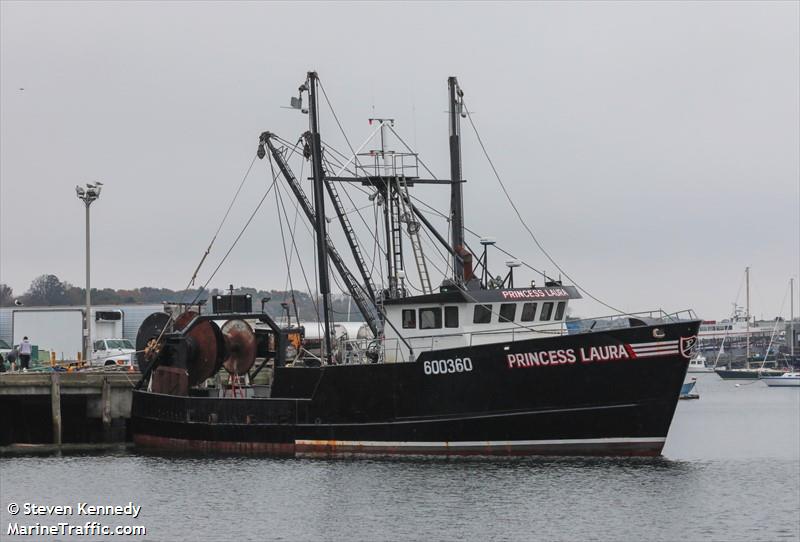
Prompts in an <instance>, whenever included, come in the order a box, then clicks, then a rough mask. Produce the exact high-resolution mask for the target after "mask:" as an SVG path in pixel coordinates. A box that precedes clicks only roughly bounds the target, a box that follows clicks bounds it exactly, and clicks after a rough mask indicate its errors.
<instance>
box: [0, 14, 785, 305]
mask: <svg viewBox="0 0 800 542" xmlns="http://www.w3.org/2000/svg"><path fill="white" fill-rule="evenodd" d="M799 5H800V4H798V2H776V3H769V2H757V3H747V2H733V3H725V2H704V3H699V2H695V3H679V2H666V3H657V2H640V3H636V2H622V3H600V2H591V3H588V2H587V3H580V2H570V3H566V2H565V3H507V4H502V3H478V2H463V3H423V2H415V3H407V4H406V3H396V4H388V3H383V2H382V3H375V4H370V3H361V2H359V3H333V2H324V3H292V4H283V3H256V2H249V3H224V4H223V3H219V4H217V3H213V2H202V3H200V2H198V3H193V2H176V3H167V2H163V3H154V2H153V3H150V2H122V3H112V2H88V3H70V2H63V1H60V2H56V3H47V2H24V3H22V2H21V3H16V2H2V11H1V12H0V21H1V22H0V24H1V25H2V26H1V30H2V33H1V35H0V40H1V41H0V46H1V47H2V50H1V51H0V62H2V70H1V72H0V91H1V93H2V94H1V96H0V107H1V108H2V109H1V110H0V115H1V116H0V138H1V139H0V143H1V145H0V282H4V283H8V284H9V285H11V286H12V287H13V288H14V291H15V292H16V293H17V294H21V293H23V292H24V291H25V290H26V289H27V288H28V286H29V284H30V281H31V280H32V279H33V278H34V277H36V276H38V275H41V274H44V273H53V274H56V275H58V276H59V277H60V278H61V279H62V280H67V281H69V282H72V283H74V284H78V285H82V284H83V283H84V213H83V207H82V203H81V202H79V201H78V200H77V199H76V197H75V191H74V186H75V185H76V184H79V183H85V182H87V181H89V182H91V181H102V182H104V183H105V184H106V186H105V189H104V191H103V194H102V196H101V198H100V200H99V201H98V202H96V203H95V204H94V205H93V206H92V234H93V239H92V256H93V258H92V261H93V267H92V277H93V280H92V285H93V286H95V287H112V288H134V287H140V286H163V287H170V288H175V289H177V288H182V287H183V286H184V285H185V284H186V282H187V280H188V278H189V277H190V276H191V274H192V271H193V270H194V268H195V266H196V265H197V263H198V261H199V259H200V257H201V255H202V253H203V251H204V250H205V248H206V246H207V245H208V242H209V240H210V238H211V236H212V235H213V233H214V231H215V229H216V226H217V224H218V223H219V220H220V219H221V217H222V215H223V213H224V210H225V207H226V205H227V203H228V202H229V201H230V198H231V197H232V195H233V193H234V191H235V189H236V187H237V186H238V184H239V182H240V180H241V179H242V176H243V174H244V172H245V170H246V169H247V166H248V165H249V164H250V161H251V160H252V157H253V154H254V152H255V150H256V145H257V142H258V135H259V134H260V133H261V132H262V131H264V130H270V131H273V132H277V133H278V134H280V135H282V136H283V137H285V138H286V139H289V140H295V139H296V138H297V137H298V135H299V134H300V133H302V132H303V131H304V130H306V129H307V117H305V116H303V115H301V114H299V113H298V112H296V111H291V110H288V109H281V107H280V106H282V105H286V104H287V102H288V98H289V96H291V95H295V94H296V92H297V87H298V85H299V84H300V83H301V82H302V81H303V79H304V78H305V72H306V71H307V70H309V69H315V70H317V71H318V72H319V74H320V78H321V80H322V82H323V84H324V86H325V89H326V91H327V93H328V96H329V97H330V99H331V101H332V104H333V107H334V109H335V111H336V114H337V115H338V117H339V119H340V120H341V121H342V123H343V124H344V126H345V129H346V130H347V132H348V136H349V138H350V140H351V141H352V142H353V143H354V144H360V143H361V142H362V141H363V140H364V139H365V138H366V137H367V136H368V135H369V133H370V130H371V127H370V126H369V125H368V123H367V119H368V118H369V117H370V116H385V117H394V118H396V119H397V124H396V129H397V130H398V132H399V133H400V134H401V135H403V136H404V138H405V139H406V140H407V141H408V142H409V143H410V144H413V145H415V147H416V148H417V150H418V151H419V152H420V154H421V156H422V158H423V160H425V161H426V163H427V164H428V165H430V166H431V168H432V169H433V171H434V173H435V174H436V175H438V176H441V177H447V176H448V175H449V165H448V164H449V162H448V156H447V152H448V150H447V149H448V147H447V135H448V133H447V116H446V114H445V110H446V107H447V102H446V100H447V96H446V91H447V86H446V80H447V76H449V75H457V76H458V78H459V81H460V83H461V86H462V88H463V89H464V91H465V93H466V96H465V99H466V101H467V105H468V107H469V108H470V110H471V111H473V112H474V116H473V118H474V121H475V122H476V123H477V125H478V129H479V131H480V134H481V136H482V138H483V140H484V142H485V143H486V145H487V148H488V150H489V153H490V155H491V157H492V159H493V161H494V163H495V165H496V166H497V168H498V170H499V172H500V175H501V176H502V178H503V180H504V182H505V183H506V185H507V187H508V188H509V191H510V193H511V195H512V197H513V198H514V199H515V201H516V203H517V205H518V207H519V208H520V211H521V212H522V213H523V215H524V217H525V219H526V222H527V223H528V225H529V226H530V227H531V229H532V230H533V231H534V232H535V233H536V234H537V236H539V239H540V240H541V242H542V243H543V244H544V246H545V248H546V249H547V250H549V251H550V253H551V254H552V256H553V257H554V258H555V259H556V261H558V262H559V264H560V265H561V266H562V267H563V268H564V269H565V270H566V271H567V272H568V273H569V274H570V276H571V277H572V278H573V279H575V280H576V281H577V282H578V283H580V284H581V285H582V286H583V287H584V288H586V289H587V290H588V291H590V292H591V293H593V294H594V295H596V296H597V297H599V298H601V299H603V300H605V301H607V302H609V303H610V304H612V305H614V306H617V307H620V308H623V309H625V310H629V311H633V310H644V309H651V308H658V307H663V308H664V309H668V310H677V309H682V308H687V307H693V308H695V309H696V310H697V312H698V313H699V314H700V315H701V316H703V317H705V318H717V319H719V318H722V317H724V316H726V315H727V314H728V313H729V312H730V310H731V303H732V302H733V301H734V299H735V298H736V295H737V291H739V288H740V285H741V283H742V276H743V272H744V268H745V266H748V265H749V266H752V286H753V287H752V307H753V313H754V314H755V315H756V316H758V317H761V316H764V317H772V316H775V315H776V314H778V312H779V309H780V306H781V303H782V302H784V310H783V313H784V314H785V315H788V312H789V308H788V307H789V302H788V299H786V291H787V284H788V280H789V278H790V277H791V276H794V277H795V278H796V277H797V275H798V267H799V266H800V218H799V216H800V29H799V28H798V27H799V25H800V23H799V22H798V21H800V10H799V8H798V6H799ZM22 89H24V90H22ZM322 131H323V137H324V138H326V139H328V140H330V141H331V143H332V144H334V145H339V148H341V149H344V145H343V144H342V139H341V137H340V136H339V135H338V134H337V132H338V129H337V128H336V125H335V123H334V122H333V119H332V117H331V115H330V112H329V110H328V109H327V106H325V107H324V108H323V111H322ZM463 132H464V146H463V148H464V177H465V178H466V179H467V184H466V186H465V190H466V193H465V198H464V200H465V210H466V224H467V226H468V227H469V228H471V229H473V230H475V231H477V232H479V233H480V234H483V235H492V236H495V237H496V238H497V239H498V240H499V242H500V243H501V244H502V245H503V247H504V248H506V249H507V250H509V251H511V252H513V253H515V254H516V255H518V256H520V257H521V258H523V259H524V260H525V261H527V262H529V263H530V264H531V265H533V266H534V267H536V268H538V269H544V270H546V271H547V272H548V273H550V274H551V275H556V274H557V273H558V271H557V270H556V269H554V267H553V265H552V264H550V263H549V262H547V261H546V259H545V258H544V256H543V255H542V254H541V253H540V252H539V251H538V249H537V248H536V247H535V246H534V244H533V242H532V240H531V239H530V237H529V236H528V234H527V233H526V232H525V231H524V230H523V228H522V227H521V225H520V224H519V222H518V221H517V220H516V218H515V217H514V216H513V213H512V212H511V209H510V207H509V205H508V203H507V202H506V200H505V199H504V196H503V195H502V193H501V191H500V190H499V187H498V184H497V181H496V180H495V179H494V177H493V176H492V173H491V170H490V168H489V167H488V165H487V162H486V160H485V159H484V158H483V156H482V154H481V151H480V147H479V146H478V145H477V143H476V140H475V137H474V134H473V133H472V131H471V128H470V127H469V125H468V124H466V121H465V124H464V127H463ZM293 167H296V168H298V169H299V168H300V164H299V162H296V163H295V165H294V166H293ZM268 169H269V165H268V163H267V162H266V161H260V162H257V163H256V165H255V166H254V169H253V171H252V172H251V174H250V176H249V177H248V180H247V182H246V184H245V187H244V189H243V191H242V195H241V196H240V199H239V200H238V201H237V204H236V206H235V207H234V211H233V212H232V216H231V218H230V219H229V221H228V222H227V223H226V225H225V227H224V229H223V231H222V233H221V234H220V237H219V238H218V239H217V243H216V244H215V246H214V249H213V250H212V253H211V255H210V256H209V259H208V260H207V262H206V264H205V265H204V267H203V269H202V270H201V272H200V275H199V279H200V282H201V283H202V282H205V280H206V279H207V278H208V276H209V274H210V272H211V271H212V270H213V269H214V267H216V264H217V262H218V261H219V260H220V258H221V257H222V255H223V254H224V253H225V251H226V250H227V248H228V247H229V246H230V243H231V242H232V239H233V238H234V237H235V236H236V234H237V233H238V232H239V231H240V230H241V228H242V225H243V224H244V222H245V220H246V218H247V216H249V214H250V212H252V210H253V208H254V207H255V205H256V203H257V201H258V200H259V199H260V197H261V195H263V193H264V190H265V187H266V186H267V185H268V184H269V183H270V182H271V179H270V174H269V172H268ZM298 173H299V171H298ZM307 173H308V169H307V166H306V169H305V172H304V176H306V177H307ZM305 186H306V187H307V188H308V183H307V182H306V183H305ZM415 191H416V195H417V196H418V197H420V198H422V199H424V200H425V201H428V202H430V203H432V204H434V205H437V206H438V207H439V208H440V209H443V210H445V207H444V206H445V205H446V202H447V201H448V199H447V193H446V191H445V190H444V189H440V188H431V187H418V188H416V189H415ZM352 195H353V197H354V198H355V197H356V196H359V197H360V198H361V199H360V200H359V201H357V203H359V204H362V203H363V204H366V203H368V202H367V201H366V199H365V198H364V197H363V195H362V194H360V193H358V192H355V191H353V192H352ZM290 213H293V211H291V210H290ZM371 213H372V211H371V210H369V209H367V214H368V216H367V221H370V220H371V219H372V214H371ZM276 215H277V212H276V201H275V199H274V198H273V197H272V196H270V197H268V198H267V200H265V204H264V208H262V209H261V211H260V212H259V214H258V215H257V217H256V219H255V220H254V221H253V223H252V224H251V226H250V229H248V230H247V232H246V233H245V235H244V236H243V237H242V240H241V241H240V244H239V245H238V246H237V247H236V249H235V250H234V251H233V252H232V254H231V256H230V258H229V259H228V261H226V263H225V264H224V266H223V267H222V268H221V269H220V271H219V272H218V274H217V275H216V277H215V278H214V280H213V281H212V283H211V284H210V286H217V287H224V286H226V285H227V284H229V283H233V284H235V285H237V286H238V285H247V286H254V287H259V288H266V289H269V288H275V289H282V288H283V287H284V286H285V284H286V266H285V263H284V258H283V249H282V245H281V241H280V239H281V237H280V233H279V226H278V222H277V216H276ZM353 216H355V215H353ZM354 221H356V223H357V224H359V227H361V228H362V230H363V231H361V235H362V237H363V238H366V239H367V240H369V234H368V233H367V232H366V231H365V228H364V227H363V224H361V223H360V222H359V221H357V220H356V219H355V218H354ZM333 226H335V224H332V227H333ZM298 232H299V234H298V237H304V238H307V237H308V233H307V232H306V231H305V229H304V226H298ZM336 235H337V236H338V234H336ZM337 239H339V240H341V237H340V236H339V237H337ZM472 242H473V244H476V245H477V243H476V242H475V240H474V238H472ZM300 244H301V248H305V247H307V243H305V244H304V241H302V240H301V242H300ZM342 248H344V245H343V246H342ZM367 250H368V251H370V250H371V247H370V248H368V249H367ZM429 251H432V249H430V250H429ZM304 256H306V268H307V271H310V269H311V268H312V266H313V255H312V253H311V252H309V251H306V254H305V255H304ZM493 258H494V260H493V261H494V262H496V263H502V261H503V260H505V257H504V256H501V255H493ZM298 269H299V268H297V267H296V266H295V268H294V270H293V276H294V280H295V283H294V285H295V287H301V288H304V286H303V285H302V282H301V283H300V284H299V285H298V282H299V281H300V274H299V273H298V272H297V271H298ZM523 275H524V274H523ZM517 276H518V277H521V276H522V275H520V274H518V275H517ZM528 278H535V277H528ZM517 282H518V284H519V282H520V281H519V280H518V281H517ZM312 286H313V283H312ZM799 293H800V284H796V287H795V295H796V296H797V295H798V294H799ZM739 302H740V304H743V303H744V292H743V291H741V293H740V294H739ZM574 312H575V313H577V314H580V315H582V316H590V315H593V314H594V315H597V314H605V313H608V312H609V311H608V309H605V308H603V307H600V306H598V305H596V304H595V303H594V302H592V301H589V300H587V301H581V302H579V303H578V304H577V306H576V307H575V309H574ZM795 312H796V313H797V312H800V304H798V303H797V302H796V303H795Z"/></svg>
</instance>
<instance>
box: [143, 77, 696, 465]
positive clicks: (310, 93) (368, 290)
mask: <svg viewBox="0 0 800 542" xmlns="http://www.w3.org/2000/svg"><path fill="white" fill-rule="evenodd" d="M318 83H319V81H318V78H317V74H316V73H314V72H309V73H308V76H307V79H306V81H305V82H304V83H303V85H302V86H301V87H300V96H299V97H298V98H293V99H292V107H294V108H296V109H301V110H303V111H306V110H305V109H304V108H303V106H302V103H303V97H304V96H307V98H308V100H309V102H308V110H307V112H308V113H309V122H310V131H309V132H307V133H306V134H304V136H303V137H302V138H301V141H304V142H305V145H304V150H303V152H302V155H303V156H304V157H306V158H307V159H310V160H311V163H312V168H311V169H312V172H313V181H314V182H313V189H314V198H313V199H314V204H313V205H312V203H311V201H310V200H309V199H308V198H307V197H306V195H305V193H304V191H303V188H302V186H301V185H300V183H299V182H298V179H297V177H296V176H295V175H294V174H293V172H292V170H291V168H290V167H289V164H288V160H287V156H289V155H290V154H291V146H288V145H286V144H285V143H282V140H280V138H278V137H277V136H275V135H274V134H271V133H270V132H264V133H263V134H262V135H261V138H260V140H259V148H258V156H259V157H261V158H264V157H265V156H266V155H267V153H269V156H270V160H271V161H272V163H274V164H276V165H277V168H278V170H279V172H280V174H282V176H283V177H284V179H285V181H286V183H287V184H288V189H289V190H290V191H291V193H292V194H293V195H294V196H295V198H296V199H297V203H298V205H299V208H300V209H301V210H302V212H303V213H304V214H305V215H306V218H307V219H308V221H309V222H310V223H311V225H312V226H313V227H314V230H315V234H316V240H317V243H316V248H317V258H316V263H317V278H318V280H319V285H320V286H319V290H320V297H321V300H322V303H321V305H322V307H321V312H322V314H321V316H322V322H323V323H322V329H323V330H324V332H323V334H322V337H321V339H320V341H319V346H318V351H316V353H315V354H314V355H311V354H310V353H309V352H308V351H307V350H306V349H305V348H304V346H303V330H302V327H301V326H294V327H291V326H281V325H279V324H278V323H277V322H276V320H275V319H273V318H272V317H270V316H269V315H268V314H266V313H264V312H263V311H262V312H260V313H259V312H253V310H252V306H251V305H250V304H248V301H247V299H240V298H239V297H237V296H235V295H234V294H233V292H231V295H230V296H218V298H217V297H215V298H214V303H213V304H212V313H211V314H200V310H199V309H198V310H197V311H186V312H182V313H180V314H171V315H167V314H163V313H156V314H154V315H151V318H150V319H148V321H145V323H144V324H143V325H142V328H141V329H140V331H139V336H138V337H137V350H138V351H139V352H140V354H141V355H140V357H139V363H140V366H141V367H142V372H143V378H142V381H141V383H140V385H139V386H138V387H137V388H138V389H136V390H135V391H134V393H133V406H132V431H133V438H134V442H135V444H136V446H137V447H138V448H140V449H147V450H162V451H164V450H173V451H174V450H179V451H195V452H226V453H228V452H232V453H243V454H270V455H287V456H302V455H308V456H338V455H354V454H366V455H370V454H378V455H394V454H442V455H463V454H488V455H514V454H587V455H658V454H660V453H661V450H662V448H663V446H664V442H665V440H666V436H667V433H668V430H669V426H670V423H671V421H672V417H673V414H674V411H675V408H676V404H677V401H678V397H679V395H680V391H681V387H682V385H683V381H684V378H685V375H686V372H687V368H688V364H689V360H690V359H691V357H692V356H693V355H694V353H695V349H696V346H697V337H696V336H697V331H698V328H699V325H700V321H699V320H698V319H697V318H696V317H695V316H694V314H693V313H692V312H691V311H685V312H683V313H676V314H666V313H664V312H662V311H653V312H649V313H646V314H644V313H642V314H620V315H618V316H614V317H605V318H594V319H588V320H581V321H579V322H575V321H572V323H573V324H577V325H571V326H570V328H569V329H568V328H567V325H566V323H567V311H568V307H569V304H570V303H571V302H573V301H575V300H578V299H580V298H581V294H580V292H579V290H578V288H577V287H575V286H571V285H568V284H563V282H562V281H561V280H556V279H554V278H552V277H548V276H546V275H545V276H544V284H543V286H537V285H535V284H534V283H533V282H532V281H531V282H529V283H526V284H525V286H524V287H518V286H515V284H514V280H515V277H514V269H515V268H516V267H519V265H520V264H519V262H517V261H516V260H512V261H509V262H507V267H508V273H507V275H506V276H505V278H503V277H502V276H500V275H495V274H493V273H489V262H488V249H489V247H491V246H492V245H493V244H494V242H493V241H491V242H489V241H488V240H487V241H486V242H484V240H483V239H481V244H482V245H483V246H484V251H483V253H482V254H476V253H473V252H472V251H471V250H470V249H469V248H468V247H467V244H466V242H465V241H464V228H463V210H462V208H461V207H462V204H461V199H462V196H461V190H462V186H463V184H464V181H463V179H462V175H461V159H460V127H459V122H460V121H459V119H460V117H461V115H462V114H466V113H465V111H466V109H465V106H464V104H463V92H462V91H461V89H460V88H459V86H458V82H457V80H456V78H454V77H451V78H450V79H449V80H448V87H449V94H450V116H449V118H450V151H451V161H450V163H451V176H450V177H451V178H450V179H449V180H444V181H440V180H438V179H421V178H419V177H417V176H412V175H409V174H408V171H407V170H401V169H398V167H400V166H397V164H398V163H399V162H401V160H400V158H399V155H398V153H396V152H389V151H387V149H386V148H385V147H384V146H383V144H384V141H385V139H386V138H385V137H384V135H387V136H388V135H389V134H390V132H392V133H393V129H392V128H391V125H390V124H389V122H388V121H387V120H386V119H374V120H376V121H378V123H379V126H378V128H379V129H380V131H381V142H382V146H381V149H380V150H377V151H372V152H371V153H370V155H369V156H370V157H372V158H374V159H375V161H376V165H377V167H376V168H374V169H373V170H372V171H371V172H370V174H368V175H366V176H361V177H353V178H343V177H341V176H340V174H341V172H342V171H343V170H344V169H346V165H345V166H343V167H342V169H341V170H340V171H339V172H338V173H335V174H331V173H330V164H328V163H327V162H326V161H324V160H323V151H322V140H321V138H320V135H319V132H318V124H317V114H318V113H317V93H316V90H317V85H318ZM356 159H357V157H356V154H355V153H354V156H353V157H351V158H349V160H348V161H347V163H351V162H353V161H354V160H356ZM405 159H406V160H409V161H414V160H416V155H409V156H406V157H405ZM362 173H363V171H362ZM354 182H358V183H360V184H362V185H363V186H365V187H367V190H368V191H369V193H370V200H371V201H372V200H376V201H379V202H380V206H381V207H382V209H381V211H382V212H383V213H384V217H383V218H384V230H385V231H384V232H383V233H384V235H385V244H384V245H383V246H382V248H383V249H384V251H385V262H384V264H385V265H386V268H387V269H388V276H387V278H386V282H385V283H384V285H385V287H384V288H382V289H379V288H377V287H376V284H375V283H374V282H373V281H372V278H371V276H369V274H368V273H367V272H366V271H367V270H368V269H369V266H368V265H366V264H365V261H364V258H363V256H362V252H363V251H362V250H361V249H360V248H359V247H358V242H357V239H355V236H353V235H352V226H351V225H350V223H349V222H348V219H347V215H348V211H347V210H345V209H344V208H343V207H342V205H341V202H342V198H341V197H340V196H339V192H338V189H337V188H336V183H354ZM414 184H420V185H421V184H444V185H446V186H449V187H450V190H451V209H450V214H449V215H448V223H449V225H450V227H451V228H452V229H451V231H450V235H449V237H450V242H448V241H447V240H446V239H445V238H446V237H447V236H446V235H442V234H441V233H439V232H438V231H436V229H435V228H434V227H433V226H432V225H431V224H430V223H429V221H428V220H427V219H426V218H425V215H424V214H422V213H420V212H419V210H418V208H417V207H416V205H415V204H414V200H415V199H414V198H412V197H410V195H409V192H408V187H409V186H412V185H414ZM326 192H327V194H328V196H329V198H328V199H329V201H330V203H331V204H332V205H333V207H334V208H335V210H336V218H338V221H339V223H340V224H341V226H342V229H343V232H344V235H345V237H346V238H347V242H348V245H349V246H350V248H351V256H352V257H353V259H354V260H355V263H356V267H357V272H355V273H353V272H350V270H349V268H348V266H347V265H346V264H345V262H344V260H343V259H342V257H341V255H340V253H339V252H338V251H337V250H336V249H335V247H334V245H333V242H332V240H331V238H330V237H329V236H328V234H327V231H326V228H327V220H326V217H325V203H324V202H325V200H326V198H325V193H326ZM401 225H403V226H404V227H401ZM422 227H425V228H426V229H427V231H428V233H429V234H430V235H431V238H432V239H433V240H438V242H439V243H440V244H441V245H442V246H443V247H444V250H445V251H446V252H447V254H449V264H448V265H449V266H450V271H449V272H448V276H446V277H444V278H443V280H442V282H441V285H440V286H439V287H438V289H435V288H432V287H431V280H430V277H429V275H428V271H427V267H426V265H425V263H424V262H425V259H424V257H423V255H422V245H421V243H420V241H419V238H418V236H417V233H418V232H419V231H420V229H421V228H422ZM404 239H405V240H406V243H408V244H410V245H411V247H412V249H413V252H414V255H413V260H412V263H413V264H416V266H417V285H418V290H419V292H418V293H415V294H413V295H412V294H411V292H410V290H411V281H410V277H408V275H407V274H406V266H405V265H404V260H403V251H402V245H403V240H404ZM376 241H377V239H376ZM329 262H330V263H331V264H332V265H333V266H334V268H335V269H336V271H337V273H338V275H339V277H340V279H341V280H342V282H343V283H344V285H345V287H346V288H347V289H348V290H349V293H350V295H351V296H352V299H353V301H354V303H356V305H357V306H358V308H359V310H360V311H361V313H362V316H363V317H364V321H365V322H366V323H367V325H368V326H369V327H370V329H371V331H372V333H373V334H374V336H375V339H374V340H369V341H367V343H366V344H365V343H363V342H362V343H361V344H360V345H351V349H350V350H348V355H347V356H339V355H337V348H346V347H347V346H346V344H345V343H343V342H342V343H340V342H339V341H337V340H336V339H335V336H334V334H333V333H332V331H331V330H333V314H332V311H331V309H330V305H329V295H330V290H329V277H328V263H329ZM201 263H202V262H201ZM473 264H474V265H475V267H476V268H478V267H480V268H481V272H480V273H477V272H476V269H474V268H473ZM373 267H374V265H373ZM356 275H361V280H360V282H359V280H358V279H356ZM528 284H530V285H529V286H528ZM226 297H227V298H228V299H227V301H226ZM234 308H236V309H235V310H234ZM218 323H221V324H222V325H221V326H220V325H219V324H218ZM343 360H347V362H344V361H343ZM222 368H224V369H225V371H226V372H227V373H228V374H229V375H230V376H229V377H228V381H227V383H226V384H219V383H218V384H217V385H216V386H214V385H209V382H211V381H213V380H214V379H215V378H216V379H218V380H220V379H219V375H220V374H221V373H220V369H222ZM261 370H267V371H269V372H270V373H271V382H270V385H269V386H268V387H262V388H258V389H256V387H254V386H251V385H250V384H249V382H250V381H251V380H252V379H253V378H254V373H256V374H257V373H258V372H259V371H261Z"/></svg>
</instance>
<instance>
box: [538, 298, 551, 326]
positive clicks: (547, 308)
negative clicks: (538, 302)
mask: <svg viewBox="0 0 800 542" xmlns="http://www.w3.org/2000/svg"><path fill="white" fill-rule="evenodd" d="M552 314H553V303H552V302H551V301H548V302H547V303H542V314H541V315H540V316H539V320H541V321H542V322H546V321H548V320H550V316H552Z"/></svg>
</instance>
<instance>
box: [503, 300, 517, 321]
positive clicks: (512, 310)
mask: <svg viewBox="0 0 800 542" xmlns="http://www.w3.org/2000/svg"><path fill="white" fill-rule="evenodd" d="M516 315H517V304H516V303H503V304H501V305H500V317H499V318H498V321H499V322H513V321H514V316H516Z"/></svg>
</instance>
